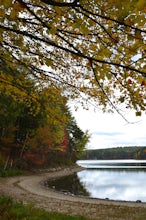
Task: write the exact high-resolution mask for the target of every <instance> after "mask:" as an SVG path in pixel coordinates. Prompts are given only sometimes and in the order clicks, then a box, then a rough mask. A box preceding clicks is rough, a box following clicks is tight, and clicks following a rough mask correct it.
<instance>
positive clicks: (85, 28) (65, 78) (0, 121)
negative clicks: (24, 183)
mask: <svg viewBox="0 0 146 220" xmlns="http://www.w3.org/2000/svg"><path fill="white" fill-rule="evenodd" d="M145 8H146V6H145V1H144V0H128V1H111V0H106V1H102V0H98V1H97V0H92V1H89V0H72V1H65V0H50V1H48V0H15V1H14V0H7V1H6V0H1V3H0V14H1V17H0V166H2V167H4V169H6V168H7V167H26V168H27V167H33V166H38V167H41V166H47V165H48V164H52V163H53V164H56V163H70V162H71V161H76V160H77V159H78V158H79V157H80V155H81V153H82V151H83V149H84V147H85V145H86V143H87V142H88V140H89V134H88V132H83V131H82V130H81V129H80V128H79V127H78V125H77V122H76V121H75V119H74V118H73V116H72V114H71V112H70V109H69V107H68V102H69V101H70V100H71V101H73V102H74V103H75V104H74V106H75V109H77V108H78V104H80V105H81V106H82V107H83V108H85V109H88V108H89V106H90V104H91V105H92V106H94V108H95V109H96V110H98V109H100V110H102V111H103V112H108V113H114V112H117V113H118V114H119V115H120V116H121V117H122V118H123V120H124V121H126V122H127V123H129V120H128V119H127V118H126V114H125V115H124V112H125V110H124V109H128V110H129V109H134V110H135V114H136V116H141V115H142V114H143V112H145V110H146V103H145V100H146V72H145V59H146V57H145V51H146V47H145V45H146V42H145V40H146V37H145V36H146V31H145Z"/></svg>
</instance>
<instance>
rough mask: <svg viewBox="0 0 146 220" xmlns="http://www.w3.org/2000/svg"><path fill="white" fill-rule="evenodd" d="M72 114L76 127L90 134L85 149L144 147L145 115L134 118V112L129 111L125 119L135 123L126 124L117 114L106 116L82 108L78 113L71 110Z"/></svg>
mask: <svg viewBox="0 0 146 220" xmlns="http://www.w3.org/2000/svg"><path fill="white" fill-rule="evenodd" d="M72 113H73V115H74V117H75V118H76V121H77V124H78V126H79V127H80V128H81V129H82V130H83V131H85V130H89V133H90V134H91V139H90V143H89V144H88V146H87V148H92V149H99V148H100V149H101V148H110V147H118V146H146V129H145V126H146V115H143V116H141V117H136V116H135V113H134V111H129V112H128V113H127V115H126V118H127V119H128V120H129V121H131V122H135V123H131V124H130V123H129V124H128V123H126V122H125V121H124V120H123V119H122V117H121V116H120V115H118V114H117V113H114V114H106V113H102V112H98V111H97V112H94V110H93V109H90V110H88V111H86V110H83V109H82V108H79V110H78V111H74V109H73V108H72Z"/></svg>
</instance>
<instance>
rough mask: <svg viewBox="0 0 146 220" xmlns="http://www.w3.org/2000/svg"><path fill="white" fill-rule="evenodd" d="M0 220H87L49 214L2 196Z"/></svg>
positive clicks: (0, 197)
mask: <svg viewBox="0 0 146 220" xmlns="http://www.w3.org/2000/svg"><path fill="white" fill-rule="evenodd" d="M0 220H87V219H86V218H84V217H74V216H69V215H65V214H58V213H48V212H46V211H44V210H42V209H35V208H33V207H32V206H31V205H23V204H22V203H17V202H14V201H13V200H12V199H11V198H9V197H6V196H3V195H1V196H0Z"/></svg>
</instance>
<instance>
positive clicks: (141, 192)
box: [46, 160, 146, 202]
mask: <svg viewBox="0 0 146 220" xmlns="http://www.w3.org/2000/svg"><path fill="white" fill-rule="evenodd" d="M88 162H89V163H87V161H86V162H85V161H79V163H78V164H80V165H81V163H82V165H84V167H89V168H87V169H85V170H83V171H80V172H78V173H77V174H74V175H71V176H68V177H63V178H60V179H58V180H54V181H51V182H50V181H48V182H47V184H46V185H47V186H49V187H52V188H55V189H57V190H60V191H62V192H64V193H68V192H70V193H71V194H74V195H85V196H89V197H92V198H103V199H104V198H109V199H113V200H126V201H136V200H141V201H142V202H146V168H145V167H146V161H131V160H128V161H127V162H126V161H119V163H118V162H117V161H115V163H114V161H109V162H107V161H99V163H98V161H94V162H93V161H88ZM125 167H126V168H125Z"/></svg>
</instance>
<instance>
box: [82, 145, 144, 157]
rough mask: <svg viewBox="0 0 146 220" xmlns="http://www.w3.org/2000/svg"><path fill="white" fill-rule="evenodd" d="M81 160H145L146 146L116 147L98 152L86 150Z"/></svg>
mask: <svg viewBox="0 0 146 220" xmlns="http://www.w3.org/2000/svg"><path fill="white" fill-rule="evenodd" d="M81 159H83V160H93V159H94V160H116V159H138V160H141V159H143V160H146V146H145V147H144V146H143V147H135V146H131V147H117V148H108V149H98V150H86V151H84V154H83V155H82V157H81Z"/></svg>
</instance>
